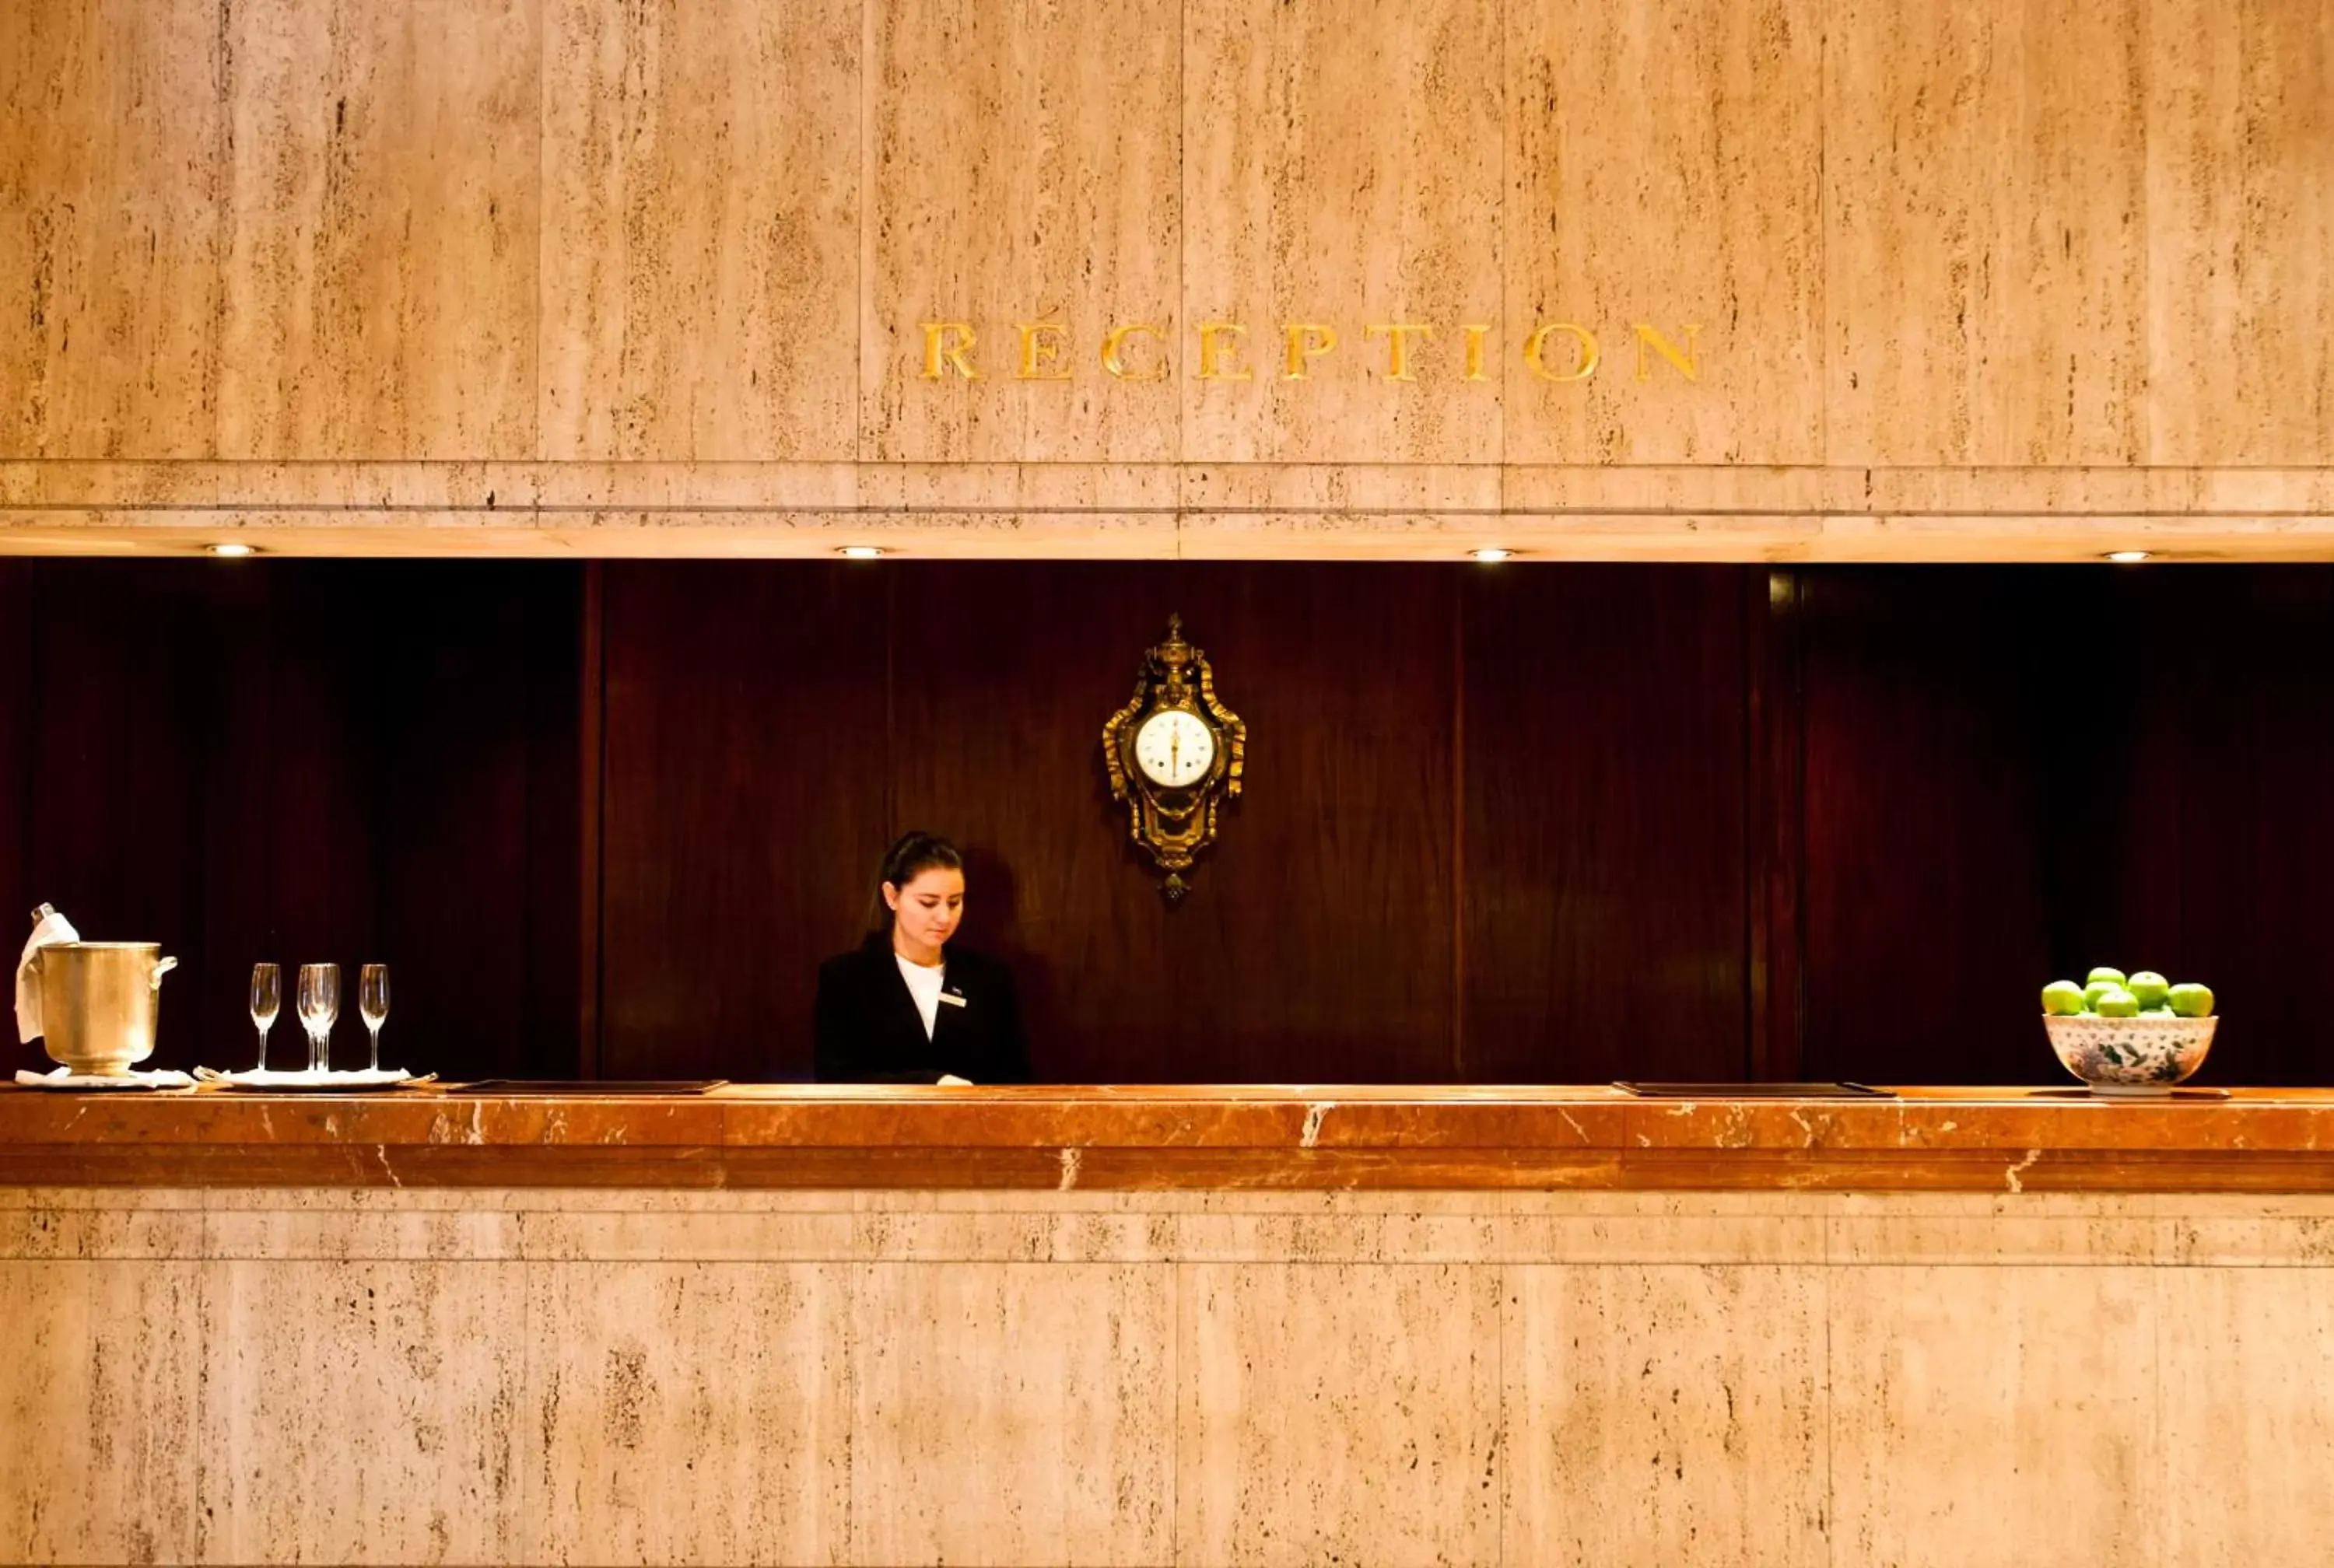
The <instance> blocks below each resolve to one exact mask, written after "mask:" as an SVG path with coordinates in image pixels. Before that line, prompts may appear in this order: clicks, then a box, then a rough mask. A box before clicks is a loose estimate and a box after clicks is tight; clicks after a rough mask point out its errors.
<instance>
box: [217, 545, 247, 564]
mask: <svg viewBox="0 0 2334 1568" xmlns="http://www.w3.org/2000/svg"><path fill="white" fill-rule="evenodd" d="M210 552H211V553H212V554H214V555H224V556H226V557H227V558H228V559H229V560H234V559H236V558H238V557H241V556H245V555H249V554H252V553H254V552H253V550H252V547H251V546H250V545H248V544H214V545H212V546H211V547H210Z"/></svg>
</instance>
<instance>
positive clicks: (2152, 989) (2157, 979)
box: [2125, 969, 2172, 1013]
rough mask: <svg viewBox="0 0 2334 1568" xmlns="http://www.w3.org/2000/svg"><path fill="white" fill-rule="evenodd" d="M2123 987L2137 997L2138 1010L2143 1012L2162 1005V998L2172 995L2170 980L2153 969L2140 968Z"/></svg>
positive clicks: (2149, 1011) (2150, 1011)
mask: <svg viewBox="0 0 2334 1568" xmlns="http://www.w3.org/2000/svg"><path fill="white" fill-rule="evenodd" d="M2125 988H2126V989H2127V990H2128V991H2129V992H2130V993H2131V994H2132V995H2133V996H2136V997H2138V998H2139V1010H2140V1011H2141V1012H2143V1013H2152V1012H2154V1011H2155V1010H2156V1008H2158V1007H2161V1006H2163V1005H2164V999H2165V997H2166V996H2171V995H2172V982H2171V981H2169V980H2167V979H2165V977H2164V976H2161V975H2159V974H2157V973H2156V971H2155V970H2153V969H2142V970H2141V971H2140V972H2139V973H2138V974H2136V975H2134V976H2132V977H2131V978H2130V980H2129V981H2127V982H2126V985H2125Z"/></svg>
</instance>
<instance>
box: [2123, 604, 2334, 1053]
mask: <svg viewBox="0 0 2334 1568" xmlns="http://www.w3.org/2000/svg"><path fill="white" fill-rule="evenodd" d="M2148 575H2149V576H2150V577H2151V578H2156V577H2163V578H2169V577H2170V576H2171V575H2172V574H2170V573H2149V574H2148ZM2188 575H2190V574H2187V573H2183V574H2181V576H2182V577H2183V579H2184V581H2182V582H2177V583H2175V582H2153V581H2152V582H2150V583H2149V584H2148V587H2149V588H2150V589H2151V590H2153V592H2150V593H2149V594H2148V596H2147V598H2146V602H2145V604H2144V606H2142V607H2141V608H2142V609H2143V610H2144V612H2145V614H2146V621H2145V624H2146V627H2147V629H2148V630H2147V632H2146V636H2147V638H2148V641H2149V645H2150V647H2151V648H2152V649H2153V650H2154V652H2155V654H2156V659H2157V660H2158V661H2160V662H2162V663H2165V664H2169V665H2171V666H2172V667H2173V673H2172V675H2171V676H2170V677H2169V678H2159V679H2158V680H2157V681H2156V690H2157V692H2159V693H2160V694H2161V697H2160V699H2159V700H2157V701H2156V702H2155V703H2154V704H2153V705H2152V706H2151V707H2150V709H2149V712H2148V723H2147V726H2146V735H2147V738H2146V747H2147V750H2148V752H2149V754H2150V755H2152V756H2157V757H2159V761H2158V762H2157V764H2156V766H2155V767H2154V768H2153V769H2152V770H2151V772H2152V773H2153V774H2155V775H2156V778H2155V781H2154V784H2153V787H2152V788H2151V789H2150V790H2149V791H2148V792H2147V794H2146V797H2145V798H2143V800H2142V802H2141V806H2140V809H2138V810H2136V811H2135V813H2134V818H2135V821H2136V823H2137V825H2138V826H2139V827H2140V829H2141V830H2142V831H2141V832H2139V833H2138V834H2137V835H2136V836H2135V837H2133V838H2132V839H2130V840H2127V844H2128V845H2129V847H2130V850H2131V859H2132V860H2133V861H2136V863H2137V864H2138V866H2139V867H2141V868H2143V870H2142V871H2141V874H2142V875H2143V876H2145V877H2146V878H2147V879H2148V880H2150V881H2151V882H2154V883H2156V884H2159V885H2160V884H2171V885H2173V886H2175V887H2176V889H2177V898H2178V903H2177V908H2176V909H2175V911H2174V914H2175V917H2176V925H2175V932H2176V935H2175V937H2174V938H2173V940H2172V941H2171V943H2170V944H2169V946H2168V947H2167V946H2163V945H2161V944H2158V943H2156V942H2154V941H2151V943H2150V944H2149V946H2148V947H2146V948H2142V947H2138V946H2135V947H2134V948H2132V949H2131V951H2132V953H2133V956H2134V957H2135V958H2139V957H2144V956H2146V955H2148V954H2150V953H2160V954H2161V956H2162V964H2161V967H2164V968H2165V972H2166V973H2167V974H2170V975H2174V976H2175V977H2178V978H2195V979H2201V980H2204V981H2205V982H2207V983H2208V984H2210V985H2212V986H2213V988H2214V989H2215V991H2216V993H2217V994H2218V996H2219V997H2220V1003H2221V1011H2222V1013H2223V1023H2222V1024H2221V1030H2220V1033H2219V1034H2218V1035H2216V1036H2215V1039H2214V1042H2213V1054H2212V1056H2211V1058H2210V1059H2209V1060H2208V1061H2207V1062H2206V1063H2205V1066H2204V1073H2202V1074H2200V1079H2199V1081H2200V1082H2219V1083H2324V1082H2328V1081H2329V1075H2334V1005H2329V996H2328V975H2329V954H2334V569H2329V568H2327V567H2323V566H2310V567H2282V568H2262V567H2242V568H2225V569H2215V570H2213V571H2211V572H2198V573H2195V574H2194V575H2195V576H2196V577H2197V578H2199V579H2200V581H2197V582H2194V583H2190V582H2185V578H2186V577H2187V576H2188ZM2175 589H2176V590H2178V592H2174V590H2175ZM2166 773H2169V774H2172V775H2173V776H2172V778H2171V780H2170V781H2169V783H2168V784H2167V783H2166V782H2165V780H2164V779H2163V777H2162V775H2163V774H2166ZM2167 793H2173V794H2176V800H2177V805H2176V815H2175V814H2173V813H2167V812H2166V811H2165V810H2164V809H2163V807H2162V806H2161V805H2160V804H2159V802H2160V801H2161V800H2162V798H2163V796H2164V795H2165V794H2167Z"/></svg>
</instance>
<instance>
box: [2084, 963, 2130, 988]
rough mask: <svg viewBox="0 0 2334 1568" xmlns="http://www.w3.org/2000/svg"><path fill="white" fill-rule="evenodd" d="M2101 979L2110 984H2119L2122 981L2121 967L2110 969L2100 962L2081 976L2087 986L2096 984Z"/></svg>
mask: <svg viewBox="0 0 2334 1568" xmlns="http://www.w3.org/2000/svg"><path fill="white" fill-rule="evenodd" d="M2102 980H2104V981H2106V982H2107V984H2108V985H2110V986H2120V985H2122V984H2123V982H2124V973H2123V971H2122V970H2121V969H2110V968H2108V967H2107V966H2106V965H2105V964H2102V965H2100V966H2099V967H2098V968H2096V969H2094V970H2092V971H2091V972H2090V973H2089V974H2088V975H2086V976H2083V984H2084V985H2085V986H2096V985H2098V983H2099V982H2100V981H2102Z"/></svg>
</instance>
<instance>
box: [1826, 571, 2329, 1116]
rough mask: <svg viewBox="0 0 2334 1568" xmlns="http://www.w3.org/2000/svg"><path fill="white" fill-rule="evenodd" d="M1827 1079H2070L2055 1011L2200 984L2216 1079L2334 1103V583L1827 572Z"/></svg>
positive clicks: (2319, 574)
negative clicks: (2109, 970)
mask: <svg viewBox="0 0 2334 1568" xmlns="http://www.w3.org/2000/svg"><path fill="white" fill-rule="evenodd" d="M1803 591H1804V593H1805V600H1806V611H1807V616H1806V619H1807V624H1808V655H1807V659H1808V784H1807V835H1808V866H1807V871H1806V881H1805V889H1806V898H1807V900H1808V939H1807V948H1806V967H1807V976H1808V981H1807V985H1808V1002H1807V1005H1808V1014H1807V1032H1808V1071H1809V1072H1811V1073H1820V1074H1823V1075H1831V1074H1844V1075H1847V1076H1851V1077H1856V1076H1865V1077H1871V1076H1889V1077H1895V1078H1899V1079H1903V1080H1905V1081H1910V1082H2011V1083H2017V1082H2032V1083H2053V1082H2061V1081H2062V1080H2061V1079H2060V1078H2059V1067H2058V1065H2057V1063H2055V1061H2054V1060H2053V1059H2052V1058H2051V1056H2050V1055H2049V1048H2048V1045H2047V1044H2046V1042H2045V1040H2044V1038H2043V1035H2042V1032H2041V1029H2040V1024H2039V1023H2038V1022H2037V1019H2036V1013H2037V1008H2036V1005H2035V1001H2034V995H2035V992H2036V991H2037V989H2039V987H2040V986H2041V985H2042V984H2043V982H2045V981H2047V980H2049V979H2051V978H2053V977H2056V976H2066V977H2069V978H2075V979H2079V978H2081V976H2082V975H2083V973H2084V971H2086V970H2087V969H2088V968H2089V967H2091V966H2092V965H2095V964H2103V963H2105V964H2114V965H2117V966H2118V967H2124V968H2127V969H2128V968H2135V967H2155V968H2158V969H2162V970H2164V971H2165V973H2167V974H2170V975H2173V976H2175V977H2190V976H2194V977H2198V978H2203V979H2205V980H2207V981H2209V982H2211V983H2212V984H2213V986H2215V988H2216V989H2217V990H2218V992H2219V993H2220V996H2221V1001H2222V1007H2223V1013H2224V1015H2226V1016H2227V1018H2228V1020H2229V1021H2228V1022H2227V1023H2225V1024H2223V1035H2222V1037H2221V1039H2220V1040H2219V1042H2218V1043H2217V1044H2216V1045H2215V1047H2214V1051H2213V1057H2212V1059H2211V1061H2210V1062H2209V1063H2207V1065H2206V1068H2205V1071H2204V1074H2203V1077H2202V1080H2201V1081H2202V1082H2224V1083H2226V1082H2259V1083H2292V1082H2324V1081H2325V1076H2326V1068H2325V1066H2324V1063H2325V1062H2326V1060H2327V1058H2328V1049H2327V1048H2328V1047H2329V1044H2334V1021H2329V1017H2328V1015H2327V1014H2326V1012H2325V1011H2324V1009H2322V1008H2320V1007H2319V1006H2318V1005H2317V1004H2316V1002H2315V1000H2314V998H2313V997H2312V996H2311V987H2312V982H2311V980H2310V976H2315V975H2316V974H2317V973H2318V972H2319V971H2320V969H2321V968H2322V967H2323V963H2322V955H2323V954H2324V953H2325V952H2326V951H2328V949H2329V946H2334V903H2329V899H2327V898H2326V896H2325V890H2326V889H2327V888H2328V887H2329V885H2334V882H2329V878H2334V816H2329V812H2328V811H2327V809H2326V803H2327V802H2328V801H2329V799H2334V738H2329V737H2334V572H2328V571H2327V570H2326V569H2324V568H2317V567H2311V568H2215V569H2209V570H2207V569H2188V570H2180V569H2172V570H2158V569H2151V570H2148V571H2144V572H2129V571H2117V570H2111V569H2107V568H2104V567H2101V568H2022V569H2002V568H1997V569H1986V570H1977V569H1970V570H1947V569H1941V568H1934V567H1931V568H1919V569H1905V570H1901V571H1874V570H1869V569H1859V570H1854V571H1836V572H1835V571H1814V572H1807V573H1805V574H1804V576H1803Z"/></svg>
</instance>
